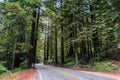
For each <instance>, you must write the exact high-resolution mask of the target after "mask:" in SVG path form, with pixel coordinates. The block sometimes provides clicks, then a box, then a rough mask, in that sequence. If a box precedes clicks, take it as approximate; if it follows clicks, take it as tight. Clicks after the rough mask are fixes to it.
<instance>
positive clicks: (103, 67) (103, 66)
mask: <svg viewBox="0 0 120 80" xmlns="http://www.w3.org/2000/svg"><path fill="white" fill-rule="evenodd" d="M93 69H94V70H96V71H109V72H117V71H118V68H117V66H116V65H114V64H113V63H112V62H109V61H99V62H96V63H95V66H94V68H93Z"/></svg>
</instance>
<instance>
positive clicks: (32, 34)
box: [28, 10, 36, 68]
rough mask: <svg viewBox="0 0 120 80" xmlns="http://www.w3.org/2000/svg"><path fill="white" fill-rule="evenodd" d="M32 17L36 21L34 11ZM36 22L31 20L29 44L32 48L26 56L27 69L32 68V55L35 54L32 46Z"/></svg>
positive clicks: (33, 45)
mask: <svg viewBox="0 0 120 80" xmlns="http://www.w3.org/2000/svg"><path fill="white" fill-rule="evenodd" d="M33 17H34V18H35V19H36V10H34V11H33ZM35 22H36V21H35V20H33V21H32V26H31V38H30V44H31V46H32V48H31V49H30V50H29V55H28V67H29V68H32V67H33V66H32V65H33V61H34V58H35V57H34V54H35V51H34V47H35V44H34V41H35V24H36V23H35Z"/></svg>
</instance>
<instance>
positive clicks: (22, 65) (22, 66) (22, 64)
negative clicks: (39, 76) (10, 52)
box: [20, 60, 28, 69]
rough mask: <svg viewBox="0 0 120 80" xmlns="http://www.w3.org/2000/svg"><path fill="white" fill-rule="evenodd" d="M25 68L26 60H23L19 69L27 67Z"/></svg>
mask: <svg viewBox="0 0 120 80" xmlns="http://www.w3.org/2000/svg"><path fill="white" fill-rule="evenodd" d="M27 68H28V62H27V60H25V61H23V62H22V63H21V64H20V69H27Z"/></svg>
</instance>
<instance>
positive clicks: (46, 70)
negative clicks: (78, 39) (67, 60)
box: [35, 64, 118, 80]
mask: <svg viewBox="0 0 120 80" xmlns="http://www.w3.org/2000/svg"><path fill="white" fill-rule="evenodd" d="M36 68H37V72H36V76H35V80H118V79H113V78H109V77H106V76H100V75H94V74H90V73H86V72H83V71H74V70H70V69H65V68H59V67H53V66H46V65H41V64H37V65H36Z"/></svg>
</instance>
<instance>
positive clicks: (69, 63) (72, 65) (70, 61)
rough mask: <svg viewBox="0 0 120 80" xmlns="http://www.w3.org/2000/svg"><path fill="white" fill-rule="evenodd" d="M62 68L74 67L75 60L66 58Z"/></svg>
mask: <svg viewBox="0 0 120 80" xmlns="http://www.w3.org/2000/svg"><path fill="white" fill-rule="evenodd" d="M64 66H69V67H74V66H75V60H74V59H73V58H67V59H66V61H65V64H64Z"/></svg>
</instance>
